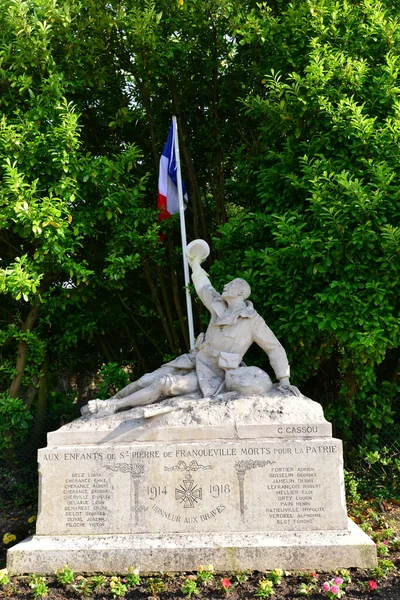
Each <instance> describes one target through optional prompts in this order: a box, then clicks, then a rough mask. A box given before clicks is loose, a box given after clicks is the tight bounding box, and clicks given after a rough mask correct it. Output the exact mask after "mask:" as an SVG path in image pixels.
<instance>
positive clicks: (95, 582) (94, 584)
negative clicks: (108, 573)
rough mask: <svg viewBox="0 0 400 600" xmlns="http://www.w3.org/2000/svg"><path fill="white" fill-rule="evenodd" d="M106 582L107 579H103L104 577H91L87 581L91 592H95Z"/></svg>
mask: <svg viewBox="0 0 400 600" xmlns="http://www.w3.org/2000/svg"><path fill="white" fill-rule="evenodd" d="M106 581H107V577H104V575H93V577H91V578H90V579H89V582H88V583H89V585H90V587H91V589H92V590H97V589H98V588H100V587H102V586H103V585H104V584H105V582H106Z"/></svg>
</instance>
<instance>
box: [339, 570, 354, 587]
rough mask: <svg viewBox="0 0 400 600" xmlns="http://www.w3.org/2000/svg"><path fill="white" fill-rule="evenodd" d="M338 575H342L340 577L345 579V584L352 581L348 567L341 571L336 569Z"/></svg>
mask: <svg viewBox="0 0 400 600" xmlns="http://www.w3.org/2000/svg"><path fill="white" fill-rule="evenodd" d="M336 575H340V577H341V578H342V579H343V583H344V585H347V584H348V583H351V577H350V571H348V570H347V569H340V571H336Z"/></svg>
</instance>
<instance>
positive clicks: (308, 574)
mask: <svg viewBox="0 0 400 600" xmlns="http://www.w3.org/2000/svg"><path fill="white" fill-rule="evenodd" d="M299 578H300V581H301V582H303V583H311V584H315V583H317V581H318V579H319V575H318V574H317V573H315V571H304V573H299Z"/></svg>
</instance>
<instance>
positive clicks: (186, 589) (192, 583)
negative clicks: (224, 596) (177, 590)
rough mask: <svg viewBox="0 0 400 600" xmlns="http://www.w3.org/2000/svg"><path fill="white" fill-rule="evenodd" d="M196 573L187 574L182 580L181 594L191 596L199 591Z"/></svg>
mask: <svg viewBox="0 0 400 600" xmlns="http://www.w3.org/2000/svg"><path fill="white" fill-rule="evenodd" d="M196 579H197V578H196V575H189V577H187V578H186V579H185V581H184V582H183V586H182V587H181V590H182V594H183V595H184V596H187V597H188V598H191V597H192V596H193V595H197V594H199V593H200V590H199V588H198V587H197V582H196Z"/></svg>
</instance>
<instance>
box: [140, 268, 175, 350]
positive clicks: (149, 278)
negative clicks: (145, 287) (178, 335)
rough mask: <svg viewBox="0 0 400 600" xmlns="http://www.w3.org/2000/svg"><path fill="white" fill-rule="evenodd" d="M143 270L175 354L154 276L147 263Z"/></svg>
mask: <svg viewBox="0 0 400 600" xmlns="http://www.w3.org/2000/svg"><path fill="white" fill-rule="evenodd" d="M143 268H144V272H145V275H146V279H147V282H148V284H149V288H150V291H151V295H152V297H153V302H154V305H155V307H156V310H157V312H158V314H159V317H160V320H161V324H162V326H163V329H164V332H165V335H166V338H167V341H168V344H169V347H170V349H171V350H172V351H173V352H174V350H176V348H175V343H174V339H173V337H172V334H171V331H170V329H169V326H168V321H167V319H166V317H165V314H164V310H163V307H162V304H161V301H160V298H159V297H158V294H157V288H156V286H155V283H154V280H153V276H152V274H151V272H150V269H149V265H148V264H147V262H145V261H144V262H143Z"/></svg>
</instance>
